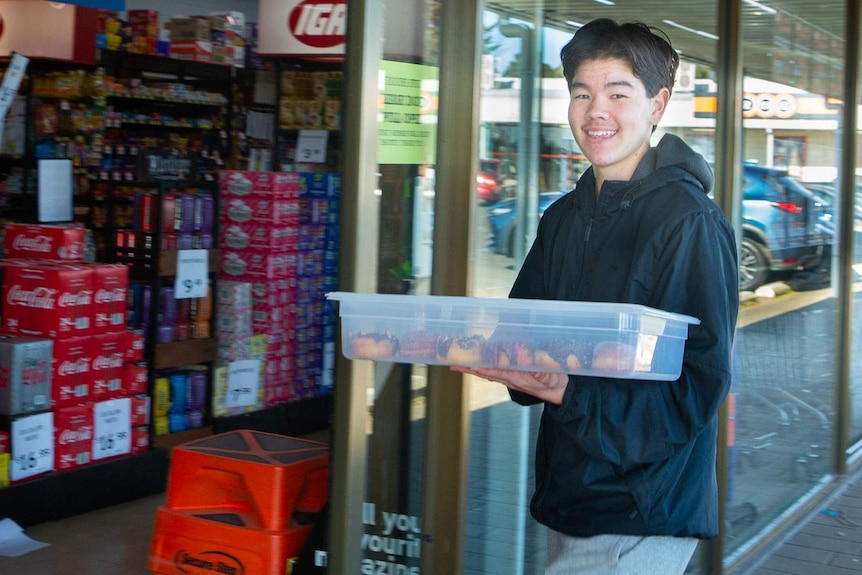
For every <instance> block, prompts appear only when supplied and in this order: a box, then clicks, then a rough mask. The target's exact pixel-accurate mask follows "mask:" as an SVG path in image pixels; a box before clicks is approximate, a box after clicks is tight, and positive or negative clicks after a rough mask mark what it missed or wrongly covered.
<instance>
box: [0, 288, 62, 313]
mask: <svg viewBox="0 0 862 575" xmlns="http://www.w3.org/2000/svg"><path fill="white" fill-rule="evenodd" d="M56 295H57V290H55V289H51V288H46V287H37V288H36V289H34V290H32V291H28V290H25V289H24V288H22V287H21V286H20V285H18V284H16V285H13V286H12V287H11V288H9V292H8V293H7V294H6V303H8V304H9V305H13V306H22V307H32V308H38V309H54V305H55V303H56V297H55V296H56Z"/></svg>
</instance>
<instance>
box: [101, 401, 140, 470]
mask: <svg viewBox="0 0 862 575" xmlns="http://www.w3.org/2000/svg"><path fill="white" fill-rule="evenodd" d="M131 452H132V399H131V398H130V397H122V398H119V399H109V400H108V401H100V402H98V403H96V404H95V405H93V460H94V461H96V460H99V459H105V458H106V457H113V456H115V455H125V454H127V453H131Z"/></svg>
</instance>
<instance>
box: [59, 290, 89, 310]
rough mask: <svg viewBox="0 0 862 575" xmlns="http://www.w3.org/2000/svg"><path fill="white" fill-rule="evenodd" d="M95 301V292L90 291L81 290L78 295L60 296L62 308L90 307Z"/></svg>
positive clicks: (66, 294)
mask: <svg viewBox="0 0 862 575" xmlns="http://www.w3.org/2000/svg"><path fill="white" fill-rule="evenodd" d="M92 301H93V292H91V291H89V290H81V291H79V292H77V293H69V292H67V293H64V294H62V295H61V296H60V300H59V306H60V307H78V306H86V305H90V303H91V302H92Z"/></svg>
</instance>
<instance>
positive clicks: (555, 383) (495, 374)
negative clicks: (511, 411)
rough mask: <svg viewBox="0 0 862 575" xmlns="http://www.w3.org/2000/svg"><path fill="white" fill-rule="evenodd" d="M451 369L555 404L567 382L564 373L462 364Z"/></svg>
mask: <svg viewBox="0 0 862 575" xmlns="http://www.w3.org/2000/svg"><path fill="white" fill-rule="evenodd" d="M451 369H452V371H458V372H461V373H469V374H470V375H475V376H478V377H481V378H484V379H487V380H490V381H496V382H497V383H502V384H503V385H505V386H506V387H508V388H509V389H512V390H515V391H520V392H522V393H527V394H529V395H532V396H533V397H535V398H538V399H541V400H542V401H546V402H548V403H553V404H555V405H560V404H561V403H563V394H565V392H566V386H567V385H568V384H569V376H568V375H566V374H564V373H547V372H544V371H517V370H513V369H495V368H488V367H463V366H452V367H451Z"/></svg>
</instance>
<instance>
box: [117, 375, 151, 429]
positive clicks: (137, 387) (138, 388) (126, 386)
mask: <svg viewBox="0 0 862 575" xmlns="http://www.w3.org/2000/svg"><path fill="white" fill-rule="evenodd" d="M125 371H126V377H125V380H124V382H123V392H124V395H137V394H140V393H147V364H146V363H143V362H141V363H129V362H127V363H126V367H125ZM133 425H134V424H133Z"/></svg>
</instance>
